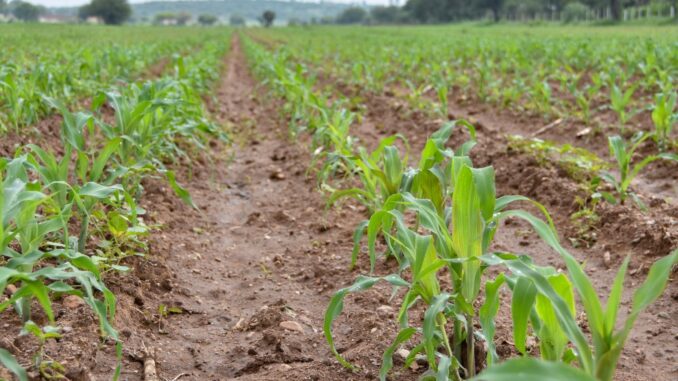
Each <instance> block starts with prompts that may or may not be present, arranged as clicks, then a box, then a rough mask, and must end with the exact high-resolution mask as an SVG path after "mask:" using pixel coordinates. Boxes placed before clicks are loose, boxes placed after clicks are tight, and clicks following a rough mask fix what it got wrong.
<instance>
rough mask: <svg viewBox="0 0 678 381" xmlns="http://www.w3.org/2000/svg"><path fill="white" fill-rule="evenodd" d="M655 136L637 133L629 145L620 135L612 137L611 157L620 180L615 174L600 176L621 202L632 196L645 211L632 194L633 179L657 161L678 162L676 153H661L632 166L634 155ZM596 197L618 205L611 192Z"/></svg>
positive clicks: (602, 174) (598, 193) (604, 172)
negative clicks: (644, 143) (645, 142)
mask: <svg viewBox="0 0 678 381" xmlns="http://www.w3.org/2000/svg"><path fill="white" fill-rule="evenodd" d="M653 136H654V134H647V133H643V132H639V133H637V134H636V135H635V136H634V137H633V138H632V140H631V142H630V144H631V145H630V146H629V144H628V143H627V142H626V141H625V140H624V139H623V138H622V137H621V136H618V135H615V136H610V137H609V138H608V143H609V148H610V155H612V156H613V157H614V158H615V161H616V164H617V168H616V169H617V170H618V171H619V178H617V177H616V176H615V175H614V174H612V173H610V172H607V171H603V172H601V174H600V177H601V178H602V179H603V180H605V182H607V183H608V184H610V185H611V186H612V187H614V189H615V192H616V194H617V196H618V197H619V202H620V203H622V204H623V203H624V202H625V201H626V199H627V198H628V197H629V196H630V197H631V198H632V199H633V201H634V202H635V203H636V204H637V205H638V206H639V207H640V208H641V209H643V210H645V209H647V208H646V207H645V205H644V203H643V202H642V200H641V199H640V197H638V195H637V194H636V193H634V192H632V191H631V190H630V189H629V187H630V186H631V182H632V181H633V179H635V178H636V176H638V174H639V173H640V171H642V170H643V168H645V167H646V166H647V165H649V164H650V163H652V162H654V161H657V160H671V161H678V155H677V154H674V153H666V152H664V153H659V154H656V155H650V156H647V157H645V158H644V159H643V160H641V161H640V162H639V163H636V164H635V165H633V164H632V160H633V155H634V153H635V152H636V150H637V149H638V147H639V146H640V145H641V144H642V143H643V142H644V141H646V140H647V139H649V138H651V137H653ZM594 196H595V197H603V198H604V199H605V200H607V201H608V202H611V203H616V202H617V199H616V198H615V196H614V195H612V194H610V193H609V192H604V191H599V192H597V193H596V194H595V195H594Z"/></svg>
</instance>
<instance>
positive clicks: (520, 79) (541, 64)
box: [258, 27, 678, 146]
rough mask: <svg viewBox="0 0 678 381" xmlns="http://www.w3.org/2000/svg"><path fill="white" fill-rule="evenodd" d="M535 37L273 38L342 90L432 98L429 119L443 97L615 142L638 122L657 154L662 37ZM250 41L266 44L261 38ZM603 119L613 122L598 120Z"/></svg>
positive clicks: (517, 33) (668, 92)
mask: <svg viewBox="0 0 678 381" xmlns="http://www.w3.org/2000/svg"><path fill="white" fill-rule="evenodd" d="M542 32H543V33H544V34H546V35H545V36H541V35H536V34H535V33H534V32H532V31H530V30H529V29H528V30H524V29H520V28H517V27H516V28H510V27H506V28H505V30H503V31H497V30H493V31H491V32H488V33H492V34H491V35H486V34H484V33H483V32H482V31H478V30H477V29H475V30H467V29H465V28H462V27H445V28H442V27H437V28H428V29H425V28H422V29H421V30H418V31H417V32H415V33H407V34H403V33H399V32H397V31H396V30H393V29H380V28H375V29H373V30H372V29H371V30H370V31H362V32H360V33H355V32H352V31H349V30H345V29H340V28H337V29H331V30H325V31H324V32H323V33H308V32H307V31H305V30H300V29H294V28H291V29H287V30H285V31H283V32H282V33H277V34H276V36H275V37H276V38H278V39H282V41H284V42H285V45H286V46H287V47H289V48H290V49H293V51H294V55H295V56H297V57H299V58H300V59H302V60H304V61H306V62H310V63H312V64H314V65H316V66H318V67H322V69H323V72H325V74H328V75H331V76H332V77H334V78H343V79H345V81H346V82H347V83H349V84H356V85H359V86H360V87H362V88H366V89H368V90H371V91H378V92H380V91H382V90H384V89H385V88H388V89H396V90H398V89H400V90H401V91H403V92H406V93H407V94H408V97H409V98H411V100H412V102H417V101H418V100H419V99H421V98H422V97H424V96H425V95H426V94H428V93H434V94H436V96H437V98H438V101H439V107H438V109H437V110H436V111H439V112H441V113H442V114H443V115H444V116H445V117H446V116H447V103H448V97H457V98H463V99H467V100H477V101H480V102H483V103H489V104H492V105H495V106H497V107H501V108H507V109H511V110H514V111H517V112H521V113H524V112H528V113H532V114H536V115H542V116H544V117H546V118H548V119H551V120H554V119H556V118H559V117H566V118H575V119H577V120H579V121H580V122H582V123H583V124H585V125H593V126H596V125H602V127H616V128H618V129H619V131H620V133H622V134H624V133H626V132H627V130H628V129H629V127H631V122H632V121H638V120H640V123H641V124H645V125H647V124H648V123H649V125H650V126H655V127H656V129H657V132H658V134H657V135H658V136H659V137H660V138H661V139H662V142H661V144H662V146H666V145H667V144H669V141H668V136H670V135H671V133H670V130H668V131H667V127H666V125H665V124H664V123H662V122H661V121H655V118H654V117H651V118H650V116H649V115H648V113H649V112H651V111H652V110H655V109H668V111H671V113H672V114H673V112H674V110H675V107H676V93H675V89H676V85H677V83H678V82H677V79H676V78H678V55H677V54H678V53H676V52H678V49H676V43H675V39H671V38H670V37H669V36H671V35H672V33H673V31H671V30H667V31H666V34H667V35H666V36H657V35H654V34H651V33H650V32H648V31H638V32H639V33H638V34H639V36H637V37H630V36H613V35H605V32H604V31H603V32H600V33H599V34H601V35H598V36H595V37H591V35H578V34H576V33H574V32H575V30H573V35H572V36H567V37H565V36H562V35H552V33H553V32H549V31H548V29H544V30H542ZM258 33H259V34H260V36H261V38H266V39H269V40H270V36H268V35H267V34H266V32H265V31H263V32H258ZM559 33H562V31H559ZM607 113H611V114H612V115H614V122H611V121H610V118H603V116H604V115H606V114H607ZM638 114H640V117H638V118H640V119H635V120H634V119H633V118H634V116H636V115H638ZM645 118H646V119H645ZM676 119H677V118H676V117H675V116H674V117H673V123H675V120H676ZM669 127H670V126H669ZM673 144H675V142H673Z"/></svg>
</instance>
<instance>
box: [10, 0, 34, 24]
mask: <svg viewBox="0 0 678 381" xmlns="http://www.w3.org/2000/svg"><path fill="white" fill-rule="evenodd" d="M12 5H13V7H14V10H13V11H12V13H13V14H14V17H16V18H18V19H19V20H22V21H37V20H38V17H40V7H37V6H35V5H33V4H31V3H26V2H24V1H16V2H14V3H13V4H12Z"/></svg>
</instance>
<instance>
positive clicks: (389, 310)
mask: <svg viewBox="0 0 678 381" xmlns="http://www.w3.org/2000/svg"><path fill="white" fill-rule="evenodd" d="M394 314H395V310H394V309H393V307H391V306H380V307H379V308H377V316H379V318H381V319H390V318H392V317H393V316H394Z"/></svg>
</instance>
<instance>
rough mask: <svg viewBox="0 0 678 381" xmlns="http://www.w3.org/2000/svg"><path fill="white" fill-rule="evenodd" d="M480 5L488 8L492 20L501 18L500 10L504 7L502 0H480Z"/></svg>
mask: <svg viewBox="0 0 678 381" xmlns="http://www.w3.org/2000/svg"><path fill="white" fill-rule="evenodd" d="M481 1H482V3H481V4H480V5H481V7H483V8H484V9H489V10H490V11H491V12H492V18H493V19H494V22H498V21H499V19H500V18H501V10H502V8H503V7H504V0H481Z"/></svg>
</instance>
